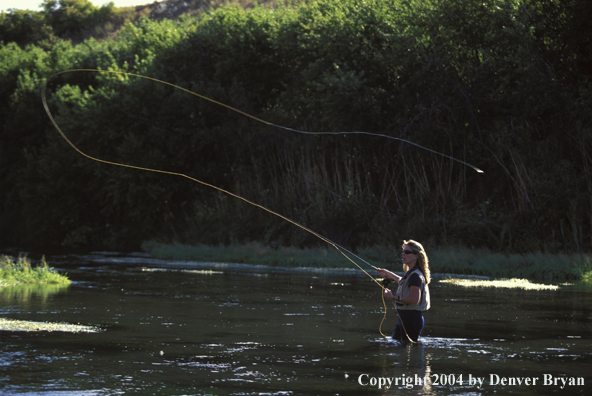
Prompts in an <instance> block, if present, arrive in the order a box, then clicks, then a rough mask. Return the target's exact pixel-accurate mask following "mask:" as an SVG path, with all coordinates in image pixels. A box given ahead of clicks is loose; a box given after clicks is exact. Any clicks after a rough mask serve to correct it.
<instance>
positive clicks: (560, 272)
mask: <svg viewBox="0 0 592 396" xmlns="http://www.w3.org/2000/svg"><path fill="white" fill-rule="evenodd" d="M143 248H144V250H145V251H146V252H148V253H149V254H150V255H152V256H153V257H156V258H160V259H167V260H194V261H214V262H228V263H241V264H255V265H270V266H280V267H312V268H337V269H340V268H350V269H355V268H356V267H355V266H354V265H353V264H352V263H351V262H350V261H348V260H347V259H346V258H345V257H343V255H342V254H340V253H339V252H338V251H337V250H335V249H333V248H332V247H330V246H328V247H327V248H309V249H299V248H295V247H276V248H273V247H268V246H264V245H263V244H260V243H249V244H244V245H231V246H206V245H197V246H192V245H183V244H165V243H158V242H147V243H144V245H143ZM358 255H359V256H360V257H362V258H363V259H364V260H366V261H367V262H368V263H370V264H371V265H374V266H381V267H388V268H390V269H393V270H395V271H402V270H403V268H402V264H401V261H400V248H399V247H397V248H392V247H387V246H381V245H377V246H373V247H368V248H363V249H360V250H359V252H358ZM428 257H429V259H430V269H431V272H432V274H434V275H437V274H462V275H484V276H490V277H495V278H531V279H532V278H539V279H541V278H542V279H584V280H586V279H589V280H592V255H587V254H571V255H568V254H548V253H528V254H502V253H495V252H491V251H488V250H485V249H469V248H464V247H441V248H433V249H429V250H428ZM354 260H356V262H358V263H360V262H359V260H357V259H354ZM362 266H364V265H363V264H362ZM365 269H367V268H365Z"/></svg>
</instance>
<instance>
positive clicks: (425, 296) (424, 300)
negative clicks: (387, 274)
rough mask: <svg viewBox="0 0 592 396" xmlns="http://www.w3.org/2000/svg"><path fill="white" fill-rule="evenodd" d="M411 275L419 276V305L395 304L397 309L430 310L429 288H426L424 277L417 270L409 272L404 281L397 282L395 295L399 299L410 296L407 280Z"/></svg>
mask: <svg viewBox="0 0 592 396" xmlns="http://www.w3.org/2000/svg"><path fill="white" fill-rule="evenodd" d="M411 274H417V275H419V279H420V281H421V286H420V287H419V290H420V291H421V297H420V299H419V304H404V303H399V302H395V303H396V306H397V309H405V310H414V311H427V310H428V309H430V288H429V287H428V284H427V282H426V279H425V276H423V273H422V272H421V271H420V270H419V269H418V268H417V269H415V270H413V271H411V273H410V274H409V275H408V276H407V277H406V278H405V279H401V280H400V281H399V287H398V288H397V295H398V296H401V298H404V297H410V296H411V288H410V287H409V286H407V282H408V281H409V278H411Z"/></svg>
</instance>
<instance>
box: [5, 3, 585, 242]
mask: <svg viewBox="0 0 592 396" xmlns="http://www.w3.org/2000/svg"><path fill="white" fill-rule="evenodd" d="M591 11H592V7H591V5H590V3H589V2H585V1H579V0H571V1H558V0H544V1H530V0H483V1H475V0H454V1H453V0H427V1H420V0H397V1H393V0H339V1H336V0H319V1H306V2H298V3H280V4H279V5H278V6H276V7H267V6H255V7H254V8H250V9H245V8H241V7H239V6H236V5H228V6H222V7H219V8H216V9H215V10H210V11H208V12H203V13H199V14H195V15H187V16H182V17H180V18H178V19H175V20H168V19H164V20H154V19H150V18H141V19H139V20H137V21H133V22H132V21H128V22H126V23H125V24H124V25H123V26H122V27H121V29H119V30H117V32H116V34H112V35H110V36H109V37H104V38H101V39H100V40H98V39H96V38H93V37H90V38H86V39H83V40H81V41H80V42H74V41H72V40H64V39H63V38H62V39H56V40H53V41H43V40H42V39H39V40H37V39H34V40H32V42H30V43H27V44H22V43H18V42H17V41H18V40H6V37H5V36H0V40H3V42H2V43H1V44H0V111H1V114H2V135H1V141H2V144H1V147H0V150H1V151H0V180H1V184H2V189H1V190H2V191H1V192H0V205H1V207H2V216H1V219H0V227H1V234H2V239H3V240H2V245H4V246H46V247H56V246H66V247H86V248H109V249H119V250H126V249H135V248H137V247H138V246H139V245H140V244H141V243H142V242H144V241H147V240H163V241H169V242H181V243H190V244H199V243H203V244H228V243H242V242H249V241H260V242H264V243H267V244H271V245H275V244H277V245H285V246H291V245H293V246H311V245H315V244H318V243H320V241H319V240H318V239H316V238H315V237H313V236H311V235H310V234H308V233H306V232H304V231H302V230H300V229H298V228H297V227H294V226H292V225H290V224H289V223H287V222H286V221H284V220H281V219H279V218H277V217H275V216H272V215H269V214H268V213H266V212H263V211H261V209H259V208H256V207H254V206H251V205H249V204H247V203H244V202H241V201H239V200H237V199H236V198H233V197H230V196H228V195H225V194H223V193H220V192H219V191H216V190H213V189H208V188H206V187H203V186H201V185H198V184H196V183H191V182H189V181H187V180H185V179H181V178H175V177H171V176H166V175H161V174H154V173H148V172H141V171H137V170H132V169H126V168H119V167H113V166H108V165H105V164H100V163H97V162H93V161H89V160H88V159H86V158H84V157H82V156H80V155H79V154H77V153H76V152H74V151H73V150H72V149H71V148H70V147H69V146H68V145H67V143H66V142H65V141H64V140H63V139H62V138H61V137H60V136H59V135H58V133H57V132H56V131H55V129H54V128H53V126H52V125H51V123H50V122H49V119H48V117H47V116H46V114H45V113H44V111H43V108H42V106H41V99H40V86H41V84H42V83H43V82H45V81H46V80H47V78H48V77H49V76H51V75H52V74H53V73H55V72H58V71H64V70H70V69H101V70H113V71H122V72H129V73H136V74H141V75H144V76H149V77H152V78H156V79H160V80H163V81H166V82H169V83H172V84H175V85H178V86H180V87H183V88H185V89H188V90H191V91H194V92H197V93H199V94H200V95H204V96H206V97H209V98H212V99H214V100H216V101H219V102H221V103H225V104H227V105H229V106H232V107H235V108H237V109H240V110H241V111H244V112H246V113H249V114H252V115H254V116H256V117H258V118H261V119H264V120H266V121H269V122H271V123H273V124H277V125H283V126H286V127H289V128H294V129H298V130H305V131H321V132H352V131H366V132H371V133H376V134H384V135H389V136H392V137H396V138H399V139H406V140H409V141H411V142H413V143H416V144H419V145H422V146H425V147H428V148H430V149H431V150H435V151H438V152H442V153H444V154H446V155H448V156H452V157H455V158H458V159H460V160H462V161H465V162H467V163H470V164H473V165H475V166H477V167H478V168H480V169H483V170H484V171H485V173H484V174H478V173H476V172H474V171H473V170H472V169H471V168H469V167H466V166H464V165H461V164H459V163H457V162H454V161H451V160H450V159H448V158H446V157H442V156H438V155H435V154H433V153H431V152H428V151H425V150H421V149H419V148H417V147H415V146H413V145H409V144H406V143H404V142H401V141H395V140H390V139H385V138H380V137H376V136H368V135H353V134H345V133H343V134H337V135H303V134H297V133H292V132H289V131H286V130H281V129H277V128H274V127H272V126H269V125H266V124H262V123H259V122H257V121H255V120H253V119H250V118H247V117H244V116H242V115H240V114H237V113H235V112H232V111H230V110H228V109H227V108H225V107H222V106H219V105H216V104H214V103H211V102H208V101H205V100H200V99H199V98H196V97H194V96H192V95H189V94H187V93H184V92H182V91H181V90H177V89H174V88H172V87H170V86H167V85H162V84H158V83H156V82H154V81H148V80H145V79H139V78H134V77H130V76H126V75H121V74H119V75H116V74H108V73H91V72H76V73H66V74H62V75H60V76H58V77H55V78H53V79H51V80H50V81H49V82H48V103H49V106H50V109H51V111H52V112H53V113H54V115H55V118H56V121H57V123H58V124H59V125H60V127H61V128H62V129H63V131H64V132H65V133H66V134H67V135H68V137H69V138H70V139H71V140H72V141H73V142H74V143H75V144H76V145H77V146H78V147H80V149H81V150H83V151H85V152H86V153H88V154H89V155H91V156H93V157H96V158H101V159H104V160H108V161H113V162H120V163H125V164H130V165H135V166H140V167H147V168H154V169H162V170H167V171H171V172H177V173H182V174H186V175H188V176H191V177H194V178H196V179H199V180H201V181H204V182H206V183H210V184H212V185H215V186H217V187H220V188H222V189H225V190H227V191H230V192H232V193H234V194H237V195H240V196H242V197H244V198H246V199H249V200H251V201H253V202H256V203H258V204H261V205H263V206H265V207H267V208H269V209H270V210H273V211H275V212H277V213H280V214H282V215H284V216H286V217H288V218H290V219H292V220H294V221H297V222H298V223H300V224H303V225H305V226H306V227H308V228H310V229H312V230H314V231H316V232H318V233H320V234H322V235H324V236H326V237H328V238H329V239H331V240H333V241H335V242H337V243H339V244H341V245H344V246H346V247H349V248H352V249H355V248H357V247H359V246H368V245H374V244H382V245H398V244H399V242H400V240H402V239H408V238H414V239H418V240H422V241H426V242H429V243H432V244H441V245H463V246H469V247H487V248H490V249H494V250H501V251H504V250H507V249H511V250H512V251H513V252H527V251H537V250H542V251H550V252H556V251H564V252H567V251H588V250H590V248H591V247H592V178H591V172H592V167H591V166H592V157H591V153H592V129H591V123H590V115H591V114H592V112H591V111H590V110H592V109H591V99H592V97H591V96H592V95H591V93H592V92H591V90H590V77H591V72H590V70H592V67H590V66H592V64H591V63H592V62H591V61H592V59H591V55H590V54H591V53H592V52H590V48H591V46H590V38H591V37H592V34H591V33H592V25H591V23H590V20H591V19H590V18H589V17H590V16H591ZM0 25H1V24H0Z"/></svg>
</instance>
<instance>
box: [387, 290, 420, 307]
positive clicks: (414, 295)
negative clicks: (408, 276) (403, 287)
mask: <svg viewBox="0 0 592 396" xmlns="http://www.w3.org/2000/svg"><path fill="white" fill-rule="evenodd" d="M409 290H410V291H411V295H410V296H408V297H399V296H395V295H393V292H392V291H390V290H389V289H384V298H386V299H387V300H394V301H396V302H402V303H403V304H409V305H416V304H419V301H420V300H421V289H420V288H419V287H417V286H411V287H410V288H409Z"/></svg>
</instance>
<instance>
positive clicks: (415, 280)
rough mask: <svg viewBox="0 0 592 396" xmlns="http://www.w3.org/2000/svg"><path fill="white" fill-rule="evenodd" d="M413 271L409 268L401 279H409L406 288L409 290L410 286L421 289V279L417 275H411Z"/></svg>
mask: <svg viewBox="0 0 592 396" xmlns="http://www.w3.org/2000/svg"><path fill="white" fill-rule="evenodd" d="M413 271H415V268H411V269H410V270H409V271H407V273H406V274H405V275H403V277H402V278H401V279H407V278H409V281H408V282H407V286H409V288H411V286H417V287H419V288H420V289H421V279H420V277H419V275H417V274H412V272H413Z"/></svg>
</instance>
